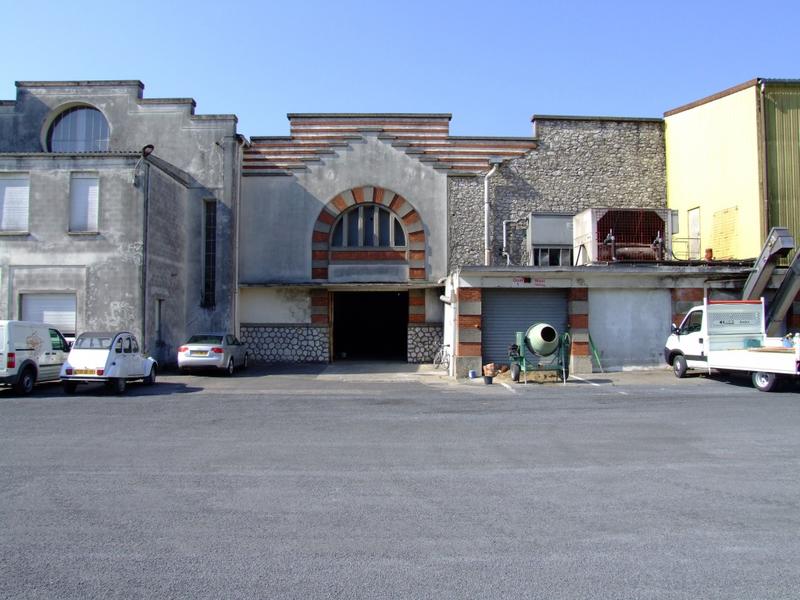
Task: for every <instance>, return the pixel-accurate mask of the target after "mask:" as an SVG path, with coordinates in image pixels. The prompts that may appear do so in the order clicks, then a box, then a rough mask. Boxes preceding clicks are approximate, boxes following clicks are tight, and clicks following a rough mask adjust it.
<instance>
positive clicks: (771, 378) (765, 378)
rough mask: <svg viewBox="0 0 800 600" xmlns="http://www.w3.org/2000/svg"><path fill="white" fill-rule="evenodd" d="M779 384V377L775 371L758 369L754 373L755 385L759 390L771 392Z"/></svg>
mask: <svg viewBox="0 0 800 600" xmlns="http://www.w3.org/2000/svg"><path fill="white" fill-rule="evenodd" d="M777 384H778V377H777V376H776V375H775V373H764V372H763V371H756V372H755V373H753V386H754V387H755V388H756V389H757V390H758V391H759V392H771V391H772V390H774V389H775V388H776V386H777Z"/></svg>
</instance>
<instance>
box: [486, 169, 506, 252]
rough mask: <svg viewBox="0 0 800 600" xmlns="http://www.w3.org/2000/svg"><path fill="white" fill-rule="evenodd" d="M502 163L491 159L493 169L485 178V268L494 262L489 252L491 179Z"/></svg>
mask: <svg viewBox="0 0 800 600" xmlns="http://www.w3.org/2000/svg"><path fill="white" fill-rule="evenodd" d="M502 162H503V161H501V160H500V159H499V158H491V159H489V164H491V165H492V168H491V170H490V171H489V172H488V173H487V174H486V175H485V176H484V178H483V265H484V266H485V267H488V266H489V265H490V264H491V262H492V260H491V252H490V251H489V243H490V240H489V178H490V177H491V176H492V175H494V174H495V173H496V172H497V168H498V167H499V166H500V164H501V163H502Z"/></svg>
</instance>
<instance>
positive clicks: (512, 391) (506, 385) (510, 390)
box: [498, 381, 517, 394]
mask: <svg viewBox="0 0 800 600" xmlns="http://www.w3.org/2000/svg"><path fill="white" fill-rule="evenodd" d="M498 383H499V384H500V385H502V386H503V387H504V388H506V389H507V390H508V391H509V392H511V393H512V394H516V393H517V390H515V389H514V388H513V387H511V386H510V385H508V384H507V383H503V382H502V381H498Z"/></svg>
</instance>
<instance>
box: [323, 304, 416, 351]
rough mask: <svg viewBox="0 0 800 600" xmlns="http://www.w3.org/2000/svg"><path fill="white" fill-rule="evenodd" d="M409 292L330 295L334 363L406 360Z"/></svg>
mask: <svg viewBox="0 0 800 600" xmlns="http://www.w3.org/2000/svg"><path fill="white" fill-rule="evenodd" d="M407 352H408V292H333V360H343V359H357V360H402V361H405V360H407Z"/></svg>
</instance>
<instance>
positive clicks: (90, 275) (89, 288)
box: [0, 156, 143, 333]
mask: <svg viewBox="0 0 800 600" xmlns="http://www.w3.org/2000/svg"><path fill="white" fill-rule="evenodd" d="M135 160H136V159H135V157H93V158H68V157H53V156H38V157H0V172H3V171H6V172H10V171H17V172H25V173H28V174H29V180H30V196H29V217H28V228H29V234H28V235H22V236H6V235H3V236H0V269H2V282H0V289H2V290H3V293H2V294H0V312H2V314H6V315H9V316H10V317H11V318H13V317H14V316H16V311H17V310H18V306H17V304H18V299H19V294H21V293H25V292H26V291H28V292H32V291H38V292H48V291H49V292H71V293H77V294H78V329H79V331H81V330H87V329H95V328H108V327H131V328H133V329H134V330H135V332H136V333H141V329H140V326H141V321H140V318H139V315H140V314H141V292H140V290H141V285H140V281H141V280H140V277H141V263H142V245H141V240H142V222H143V221H142V214H143V213H142V197H141V193H140V191H139V190H137V189H136V188H134V187H133V186H132V185H130V174H131V168H132V167H133V165H134V163H135ZM87 170H88V171H92V172H96V173H97V174H98V176H99V181H100V184H99V185H100V188H99V190H100V191H99V230H100V231H99V233H97V234H70V233H69V210H70V209H69V197H70V174H71V172H72V171H87Z"/></svg>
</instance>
